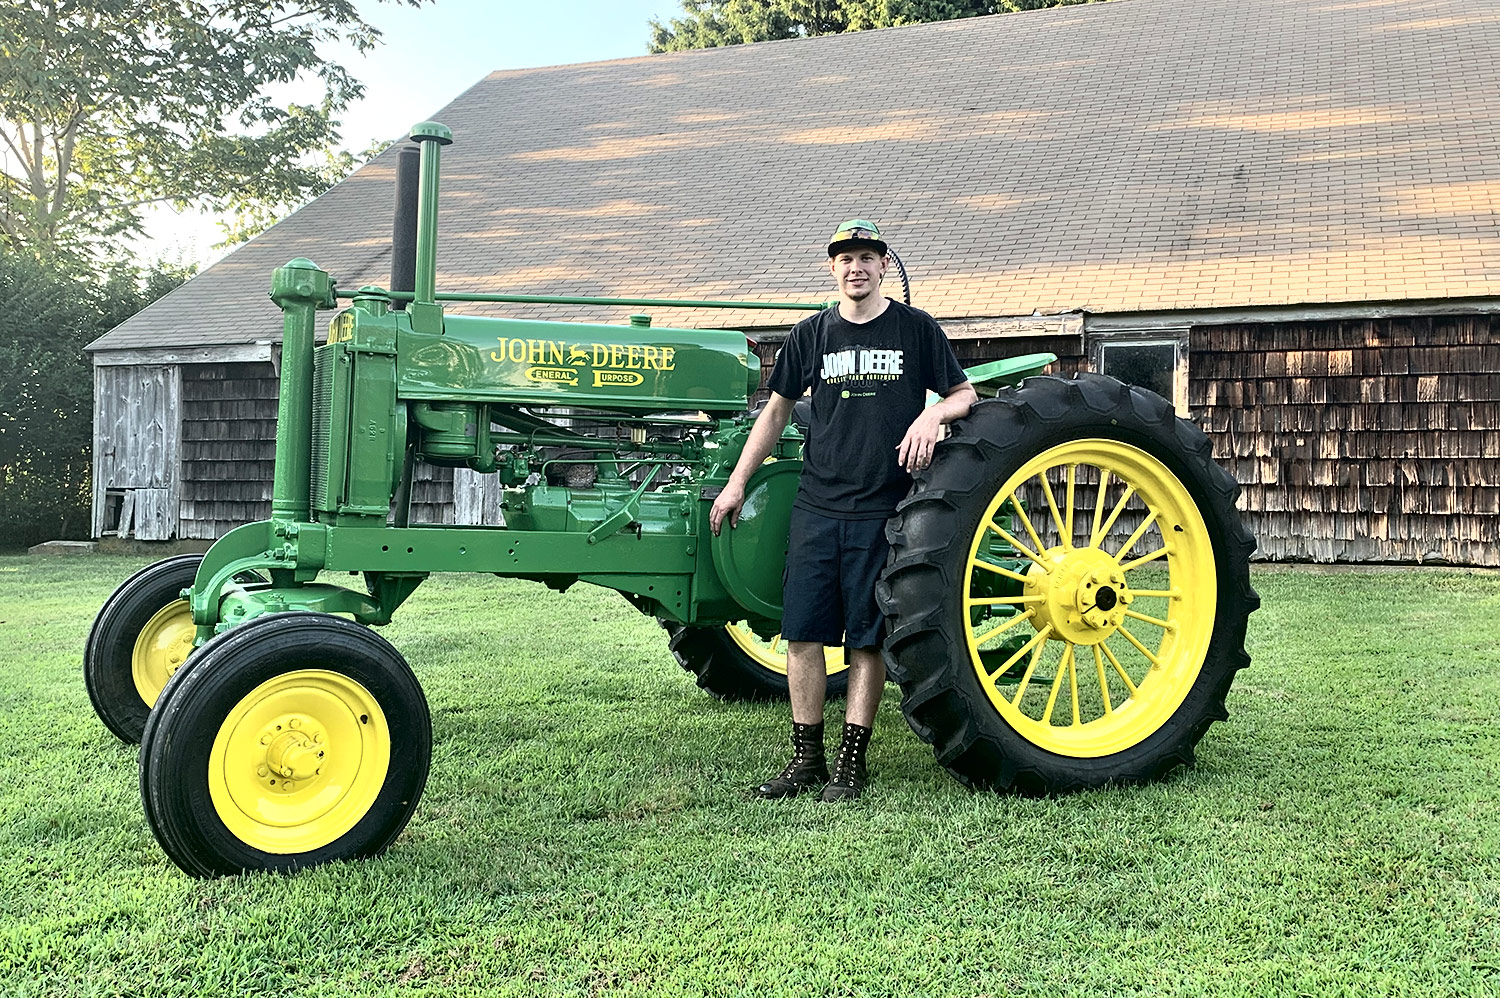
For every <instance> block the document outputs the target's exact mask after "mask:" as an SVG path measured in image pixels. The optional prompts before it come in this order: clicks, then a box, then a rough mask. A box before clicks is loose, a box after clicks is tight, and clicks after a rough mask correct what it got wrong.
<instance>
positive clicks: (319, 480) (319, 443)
mask: <svg viewBox="0 0 1500 998" xmlns="http://www.w3.org/2000/svg"><path fill="white" fill-rule="evenodd" d="M332 352H333V351H331V350H329V349H328V348H327V347H323V348H320V349H318V350H314V351H313V391H312V507H313V509H319V510H326V509H328V508H329V506H328V449H329V443H330V440H329V437H330V435H331V434H332V432H333V427H332V425H331V415H332V412H333V371H334V368H335V367H336V365H335V364H334V362H333V358H332V357H330V356H329V354H331V353H332Z"/></svg>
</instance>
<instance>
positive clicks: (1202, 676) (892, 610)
mask: <svg viewBox="0 0 1500 998" xmlns="http://www.w3.org/2000/svg"><path fill="white" fill-rule="evenodd" d="M952 429H953V432H952V434H951V435H950V436H949V438H948V439H946V440H945V441H943V442H941V443H940V444H939V445H938V447H937V449H936V452H935V454H934V458H933V461H932V464H931V466H930V468H929V469H928V470H927V471H926V472H925V473H924V474H920V475H919V476H918V477H917V479H916V482H915V484H914V486H913V488H912V491H911V493H910V494H909V495H908V497H907V498H906V499H905V500H904V501H903V502H902V504H901V506H900V507H899V508H898V510H897V512H896V515H895V516H894V517H893V518H892V519H891V521H890V522H889V524H888V525H887V536H888V538H889V540H890V542H891V546H892V549H891V556H890V560H889V561H888V563H887V567H886V570H885V572H884V573H883V575H882V577H881V581H880V583H879V585H878V586H877V589H876V594H877V599H878V601H879V604H880V606H881V608H882V610H883V611H884V612H885V614H886V615H887V621H886V622H887V635H888V636H887V639H886V642H885V645H884V652H885V656H886V661H887V665H888V669H889V673H890V676H891V678H892V679H894V680H895V681H896V682H897V683H899V684H900V686H901V690H902V702H901V709H902V711H903V713H904V714H905V715H906V717H907V720H908V722H909V724H910V725H911V728H912V730H913V731H914V732H915V733H916V734H917V735H918V736H919V737H920V738H921V739H922V740H923V741H925V742H927V743H928V744H930V745H932V747H933V750H934V753H935V755H936V757H937V759H938V762H939V763H940V764H942V765H943V766H944V767H945V768H947V769H948V770H949V771H950V772H951V773H952V774H953V775H954V776H955V777H956V778H957V779H958V780H959V781H960V782H962V783H964V784H965V785H967V786H969V787H973V788H993V789H1000V790H1005V789H1009V790H1016V791H1020V792H1023V793H1029V794H1047V793H1058V792H1066V791H1073V790H1080V789H1084V788H1089V787H1098V786H1101V785H1104V784H1108V783H1138V782H1143V781H1147V780H1154V779H1157V778H1160V777H1162V776H1164V775H1165V774H1167V773H1169V772H1170V771H1172V770H1173V769H1175V768H1176V767H1178V766H1182V765H1190V764H1191V763H1192V762H1193V750H1194V746H1195V745H1196V744H1197V743H1198V741H1199V739H1200V738H1202V736H1203V734H1204V732H1205V731H1206V730H1207V729H1208V727H1209V725H1211V724H1212V723H1213V722H1214V721H1217V720H1223V719H1225V718H1227V716H1228V714H1227V712H1226V710H1225V706H1224V699H1225V695H1226V693H1227V692H1228V690H1229V686H1230V683H1231V682H1232V681H1233V679H1234V676H1235V673H1236V672H1237V671H1238V670H1239V669H1241V668H1244V667H1245V666H1246V665H1248V664H1249V661H1250V659H1249V656H1248V655H1247V654H1246V652H1245V630H1246V622H1247V617H1248V615H1249V614H1250V612H1251V611H1253V610H1254V609H1255V608H1256V607H1258V606H1259V604H1260V600H1259V597H1258V596H1257V595H1256V594H1255V592H1254V590H1253V589H1252V588H1251V585H1250V575H1249V557H1250V554H1251V552H1252V551H1253V550H1254V548H1255V541H1254V539H1253V538H1252V537H1251V535H1250V534H1249V532H1248V531H1247V530H1246V529H1245V528H1244V526H1243V525H1242V524H1241V522H1240V518H1239V515H1238V514H1237V512H1236V510H1235V499H1236V496H1237V495H1238V493H1239V486H1238V484H1237V483H1236V482H1235V481H1234V479H1233V478H1232V477H1231V476H1230V475H1229V474H1228V473H1227V472H1225V471H1224V470H1223V469H1222V468H1220V467H1219V466H1218V465H1217V464H1215V463H1214V461H1213V455H1212V446H1211V442H1210V440H1209V439H1208V437H1207V436H1206V435H1205V434H1204V433H1203V432H1202V431H1201V430H1200V429H1198V428H1197V427H1196V426H1194V425H1193V424H1192V423H1190V422H1188V421H1187V420H1184V419H1180V418H1178V417H1177V416H1176V414H1175V413H1174V411H1173V409H1172V407H1171V405H1170V404H1169V403H1167V402H1166V400H1164V399H1162V398H1160V397H1159V396H1157V395H1154V394H1152V393H1151V392H1148V391H1144V390H1142V389H1139V388H1132V387H1128V386H1126V385H1124V384H1122V383H1120V382H1118V381H1116V380H1114V379H1112V378H1107V377H1103V376H1099V375H1090V374H1085V375H1080V376H1077V377H1076V378H1073V379H1064V378H1059V377H1037V378H1030V379H1028V380H1027V381H1025V382H1024V383H1023V384H1022V385H1021V386H1020V387H1019V388H1013V389H1008V390H1005V391H1003V392H1002V393H1001V394H1000V395H999V396H997V397H996V398H994V399H990V400H986V401H982V402H979V403H978V404H977V405H975V406H974V408H973V410H972V412H971V413H970V415H969V416H968V417H966V418H965V419H963V420H961V421H959V422H958V423H956V424H954V426H953V428H952ZM1080 441H1082V442H1084V443H1083V444H1080V443H1079V442H1080ZM1092 441H1104V444H1103V445H1102V446H1104V447H1105V448H1108V447H1118V448H1120V449H1122V450H1128V452H1129V453H1132V454H1134V453H1140V452H1144V454H1145V455H1148V457H1149V458H1150V459H1154V460H1155V461H1156V462H1159V465H1158V466H1164V467H1165V469H1166V471H1167V472H1168V473H1169V475H1170V476H1175V479H1176V481H1177V482H1178V483H1180V486H1176V485H1171V484H1170V479H1164V480H1167V481H1168V482H1169V485H1168V489H1169V490H1175V493H1174V494H1176V495H1177V496H1178V497H1179V498H1180V499H1181V504H1183V505H1187V504H1188V502H1189V498H1190V503H1191V505H1193V506H1196V508H1197V510H1198V512H1199V513H1200V514H1201V515H1202V521H1203V526H1204V527H1206V537H1207V540H1208V541H1209V542H1211V545H1212V551H1213V571H1211V572H1208V571H1207V570H1206V568H1205V569H1203V571H1205V572H1206V575H1207V578H1209V579H1216V580H1217V585H1216V589H1215V590H1214V591H1215V592H1216V596H1214V597H1213V599H1212V601H1207V600H1205V601H1203V602H1205V603H1209V604H1210V605H1211V606H1212V612H1213V620H1212V625H1211V626H1212V630H1211V636H1209V631H1208V625H1207V624H1206V623H1203V624H1200V625H1199V626H1200V627H1201V628H1202V630H1201V635H1202V639H1201V641H1200V645H1201V644H1202V643H1203V642H1206V649H1207V650H1206V654H1203V655H1202V658H1201V663H1200V662H1197V661H1193V662H1188V663H1184V671H1183V672H1182V675H1184V676H1191V677H1192V678H1191V679H1187V678H1185V679H1183V680H1181V683H1180V685H1181V686H1182V687H1184V689H1182V690H1180V691H1179V692H1180V693H1181V694H1182V699H1181V702H1180V706H1177V707H1176V708H1175V709H1172V708H1171V707H1170V705H1169V706H1167V707H1164V708H1162V710H1163V712H1164V716H1165V717H1166V719H1165V720H1164V722H1163V723H1160V725H1159V726H1158V727H1156V728H1155V729H1154V730H1151V731H1149V733H1143V734H1142V736H1141V737H1140V740H1139V741H1137V742H1136V743H1134V744H1129V745H1126V746H1125V747H1123V748H1120V749H1119V750H1118V751H1115V750H1113V749H1111V750H1109V751H1097V752H1094V753H1093V754H1092V755H1088V754H1083V755H1080V754H1076V753H1075V754H1066V753H1062V752H1059V751H1057V750H1055V746H1049V748H1043V747H1041V746H1039V745H1038V744H1036V743H1035V742H1037V741H1041V740H1043V737H1044V736H1046V735H1047V734H1048V729H1046V728H1045V727H1041V728H1038V727H1036V726H1033V727H1032V728H1030V729H1028V731H1029V733H1028V731H1022V730H1018V728H1019V727H1022V726H1024V725H1018V724H1012V723H1010V722H1008V721H1007V719H1006V717H1005V716H1004V715H1003V712H1002V710H1001V708H1000V706H999V704H998V703H997V702H996V701H995V699H994V696H995V694H994V689H995V688H996V687H995V686H994V682H995V681H994V679H993V676H992V677H991V689H990V690H986V688H985V684H984V683H983V682H981V679H980V671H979V669H977V668H976V662H975V660H974V657H973V653H971V650H970V646H969V642H970V640H971V639H972V632H971V631H970V630H969V628H970V627H971V626H972V624H971V619H970V615H969V614H970V612H971V611H970V610H969V609H967V607H966V603H965V599H966V597H967V596H968V588H967V587H968V585H969V583H968V582H967V581H966V579H968V578H969V577H970V576H975V577H977V576H978V575H980V574H983V573H974V571H973V567H974V562H972V561H971V560H970V559H971V552H974V551H977V550H978V548H971V546H970V545H971V542H972V543H975V544H977V543H978V541H975V540H974V538H976V537H980V536H987V535H985V534H984V531H985V530H986V529H988V528H987V527H986V526H985V523H986V517H987V515H989V513H988V512H987V511H990V512H992V511H993V509H994V508H995V507H994V506H993V505H992V503H993V502H994V501H997V497H999V496H1000V493H1001V491H1002V490H1003V489H1004V488H1005V484H1004V483H1007V482H1008V481H1013V480H1014V479H1013V478H1012V476H1018V477H1019V476H1021V475H1022V473H1023V471H1025V470H1026V469H1029V468H1031V467H1033V466H1034V464H1035V461H1036V460H1038V459H1040V458H1045V456H1046V454H1049V453H1056V452H1055V451H1052V448H1057V447H1060V446H1061V447H1063V448H1066V447H1069V446H1080V445H1092V443H1091V442H1092ZM1039 456H1040V458H1039ZM1057 467H1059V468H1062V467H1065V466H1064V465H1062V464H1059V465H1057ZM1065 473H1070V472H1065ZM1044 474H1045V472H1044ZM1021 480H1022V481H1024V482H1028V483H1029V482H1030V479H1027V478H1022V479H1021ZM1183 489H1185V494H1184V493H1183V492H1182V490H1183ZM1080 491H1081V490H1080ZM1070 495H1071V494H1070ZM1123 501H1124V500H1122V502H1123ZM1059 502H1061V500H1059ZM1069 502H1070V503H1071V498H1070V499H1069ZM1096 505H1099V506H1104V505H1106V504H1105V503H1104V501H1103V499H1102V496H1101V499H1100V501H1099V502H1098V503H1097V504H1096ZM1068 508H1069V510H1070V511H1071V509H1072V507H1071V505H1070V506H1069V507H1068ZM1039 515H1040V516H1045V515H1046V514H1045V512H1042V513H1040V514H1039ZM1054 515H1055V514H1054ZM1068 515H1069V517H1071V515H1072V514H1071V512H1069V514H1068ZM1097 522H1098V521H1095V523H1097ZM1068 523H1069V525H1070V526H1071V525H1072V524H1073V520H1072V519H1071V518H1070V519H1069V520H1068ZM1060 526H1061V524H1060V523H1059V527H1060ZM1016 529H1017V531H1018V533H1019V528H1016ZM1163 529H1175V530H1181V529H1182V528H1181V527H1174V528H1163ZM1061 533H1062V532H1061V530H1060V529H1059V530H1058V536H1061ZM1021 536H1025V535H1021ZM1175 536H1176V535H1174V537H1175ZM1163 546H1164V547H1165V546H1167V545H1165V543H1164V544H1163ZM1099 547H1100V548H1102V547H1103V545H1102V544H1100V545H1099ZM1050 550H1052V551H1054V552H1055V551H1061V550H1064V549H1063V547H1062V546H1061V545H1059V546H1057V547H1054V548H1051V549H1050ZM1103 553H1104V554H1108V553H1109V552H1108V551H1104V552H1103ZM1121 554H1123V552H1121ZM1058 557H1061V555H1059V556H1058ZM1200 561H1201V559H1200ZM1028 564H1029V563H1028ZM1040 569H1041V566H1039V565H1038V566H1033V575H1037V574H1038V573H1039V572H1040ZM1173 571H1176V569H1173ZM966 573H967V574H966ZM1046 577H1047V579H1049V580H1050V579H1052V578H1054V576H1052V575H1048V576H1046ZM1055 577H1057V578H1063V577H1064V573H1062V572H1060V571H1059V572H1058V573H1056V576H1055ZM1017 584H1019V583H1017ZM1171 584H1172V585H1175V584H1176V581H1175V577H1173V580H1172V583H1171ZM1065 589H1066V587H1065V586H1064V585H1062V584H1061V583H1059V584H1058V591H1060V592H1061V591H1064V590H1065ZM1200 590H1202V591H1206V587H1200ZM1173 591H1174V592H1176V590H1173ZM1033 598H1035V597H1033ZM1171 598H1174V597H1164V598H1163V600H1162V601H1163V602H1164V603H1166V602H1167V601H1168V599H1171ZM1031 605H1036V604H1031ZM1077 605H1078V606H1082V602H1081V601H1079V602H1078V604H1077ZM1102 605H1103V603H1102V601H1100V602H1098V603H1097V606H1102ZM1200 618H1201V615H1199V617H1197V618H1194V619H1200ZM1132 623H1133V622H1132ZM1032 625H1033V626H1036V621H1032ZM1135 626H1145V625H1135ZM1039 629H1040V628H1038V630H1039ZM1014 633H1018V634H1020V633H1031V629H1030V628H1027V627H1024V626H1023V627H1020V628H1018V629H1017V631H1016V632H1014ZM1166 633H1167V634H1171V633H1172V631H1170V630H1167V631H1166ZM1043 638H1045V635H1043ZM1165 640H1166V638H1163V641H1164V642H1165ZM1042 644H1043V645H1045V644H1046V642H1045V640H1043V641H1042ZM1060 644H1063V645H1064V646H1065V647H1068V646H1067V645H1066V642H1060ZM1184 644H1185V643H1184ZM974 647H975V648H976V649H977V648H978V645H977V644H976V645H975V646H974ZM1105 647H1106V648H1107V645H1106V646H1105ZM1077 648H1086V649H1087V653H1088V654H1089V655H1090V656H1091V657H1090V659H1088V661H1089V662H1090V663H1092V662H1093V657H1094V656H1097V655H1098V653H1097V652H1094V650H1093V648H1092V647H1091V646H1089V645H1078V646H1077ZM1077 648H1073V647H1068V652H1069V653H1070V654H1071V653H1073V652H1076V650H1077ZM1158 651H1159V652H1160V649H1158ZM1070 661H1071V662H1073V663H1074V665H1073V673H1072V675H1073V679H1074V680H1075V683H1081V680H1080V677H1083V678H1084V679H1087V680H1089V681H1092V678H1093V677H1092V672H1091V671H1090V672H1088V673H1084V672H1083V670H1082V669H1081V668H1080V667H1079V665H1078V663H1079V662H1080V660H1079V659H1077V658H1076V657H1074V658H1072V659H1070ZM983 666H984V663H981V667H983ZM1089 668H1090V670H1091V669H1092V664H1090V666H1089ZM1004 671H1005V670H1004V669H1002V670H1001V674H1002V675H1003V674H1004ZM1056 671H1057V672H1058V673H1061V674H1063V675H1066V674H1067V670H1066V669H1065V668H1064V667H1063V666H1062V665H1059V666H1057V667H1056ZM1148 678H1149V677H1148ZM1098 681H1099V685H1100V686H1104V685H1106V680H1105V672H1104V666H1102V665H1101V666H1100V670H1099V680H1098ZM1146 681H1147V680H1146V679H1141V680H1140V681H1139V682H1140V685H1141V686H1142V687H1144V686H1145V684H1146ZM1059 686H1060V687H1062V688H1064V689H1066V684H1064V683H1062V682H1061V681H1060V680H1059V681H1058V683H1057V684H1056V685H1054V687H1053V689H1054V694H1053V696H1054V698H1057V694H1056V692H1055V691H1056V690H1057V689H1058V687H1059ZM1078 688H1079V687H1078V685H1075V686H1074V690H1075V692H1074V701H1073V702H1074V706H1073V711H1074V713H1073V715H1072V723H1073V724H1074V725H1077V724H1079V714H1078V707H1077V706H1076V705H1077V692H1076V691H1077V689H1078ZM1130 691H1131V694H1132V695H1134V694H1135V688H1134V687H1133V686H1132V687H1131V688H1130ZM1024 694H1025V684H1024V681H1023V683H1022V684H1021V692H1018V693H1016V694H1015V697H1016V699H1015V705H1020V704H1021V701H1022V697H1023V696H1024ZM1006 696H1007V697H1008V696H1009V694H1006ZM1100 699H1101V702H1102V703H1104V704H1108V702H1109V695H1108V692H1107V691H1106V693H1105V695H1104V696H1103V697H1101V698H1100ZM1008 706H1009V705H1008ZM1064 709H1065V708H1064ZM1115 709H1116V710H1118V708H1115ZM1168 710H1170V711H1171V713H1170V714H1169V715H1166V714H1165V712H1166V711H1168ZM1047 711H1048V716H1049V717H1050V716H1051V711H1052V706H1051V704H1050V703H1049V705H1048V707H1047ZM1101 716H1104V715H1101ZM1123 716H1132V717H1133V716H1135V715H1126V714H1125V713H1124V712H1120V713H1117V714H1115V715H1112V716H1109V717H1106V718H1105V720H1106V723H1107V724H1108V723H1112V724H1119V723H1121V722H1120V721H1119V718H1120V717H1123ZM1040 723H1041V724H1042V725H1046V724H1049V723H1050V724H1057V723H1059V722H1057V721H1049V720H1047V719H1045V718H1044V719H1043V721H1042V722H1040ZM1038 732H1040V733H1041V734H1040V735H1038ZM1064 734H1066V732H1064Z"/></svg>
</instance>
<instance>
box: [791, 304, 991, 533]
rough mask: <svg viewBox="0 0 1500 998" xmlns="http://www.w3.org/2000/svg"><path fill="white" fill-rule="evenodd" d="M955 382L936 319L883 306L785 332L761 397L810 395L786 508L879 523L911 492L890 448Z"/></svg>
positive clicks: (833, 314) (821, 318)
mask: <svg viewBox="0 0 1500 998" xmlns="http://www.w3.org/2000/svg"><path fill="white" fill-rule="evenodd" d="M964 379H965V376H964V372H963V368H961V367H960V366H959V364H958V359H957V358H956V357H954V356H953V348H952V347H951V346H949V345H948V338H947V337H946V336H944V335H943V330H942V328H941V327H939V326H938V324H937V321H936V320H934V319H933V317H932V316H930V315H928V314H927V313H926V312H923V311H922V310H920V309H915V308H912V307H911V306H909V305H903V304H902V303H900V302H898V301H891V302H889V303H888V304H887V305H886V309H885V311H884V312H881V313H880V315H878V316H876V317H875V318H873V319H871V320H870V321H869V322H863V323H860V322H849V321H848V320H846V319H845V318H844V317H843V316H841V315H840V314H839V310H838V307H837V306H835V307H833V308H829V309H825V310H823V311H822V312H819V313H818V314H817V315H814V316H810V317H809V318H806V319H803V320H802V321H801V322H799V323H797V325H795V326H793V327H792V331H791V332H790V333H789V334H788V335H787V339H786V345H785V346H783V347H782V348H781V353H780V354H778V355H777V357H776V367H775V369H774V370H773V371H772V372H771V381H770V388H771V391H773V392H775V393H776V394H778V395H782V396H785V397H786V398H790V399H795V398H797V397H799V396H800V395H801V394H802V393H803V392H804V391H805V390H807V389H808V388H811V389H812V425H811V426H810V427H809V429H808V434H807V444H806V445H805V446H804V447H803V452H802V460H803V462H804V463H803V468H802V482H801V486H800V488H799V489H798V491H797V500H796V503H795V505H797V506H801V507H802V508H804V509H809V510H812V511H813V512H816V513H822V514H823V515H824V516H832V517H837V518H840V519H845V520H864V519H874V518H877V517H880V518H883V517H887V516H890V515H891V513H893V512H895V509H896V504H897V503H899V502H900V501H901V500H902V498H904V497H905V495H906V493H907V491H908V490H909V489H910V488H911V476H910V475H908V474H907V473H906V472H905V471H904V470H903V469H902V468H901V465H900V464H899V463H898V462H897V460H896V448H897V446H899V445H900V443H901V438H902V437H904V436H905V435H906V431H907V429H908V428H909V427H910V426H911V424H912V420H914V419H916V418H917V416H919V415H921V412H922V409H923V407H924V405H925V404H926V401H927V392H928V391H934V392H937V393H938V394H939V395H946V394H947V393H948V392H949V391H951V390H952V389H953V388H954V387H956V386H957V385H960V384H962V383H963V381H964Z"/></svg>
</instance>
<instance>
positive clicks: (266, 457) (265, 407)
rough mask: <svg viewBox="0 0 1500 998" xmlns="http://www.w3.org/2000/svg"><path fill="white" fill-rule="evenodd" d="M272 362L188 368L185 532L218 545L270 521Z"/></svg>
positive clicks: (184, 427)
mask: <svg viewBox="0 0 1500 998" xmlns="http://www.w3.org/2000/svg"><path fill="white" fill-rule="evenodd" d="M278 385H279V382H278V380H277V375H276V369H275V368H274V367H273V366H272V365H271V363H270V362H269V361H264V362H261V363H234V364H228V363H226V364H185V365H183V367H182V497H181V503H180V508H181V516H182V527H181V532H180V536H182V537H185V538H193V539H202V540H212V539H214V538H217V537H222V536H223V535H224V534H226V533H228V532H229V531H230V530H232V529H233V528H235V527H238V526H239V525H240V524H242V523H249V522H250V521H252V520H264V519H265V518H266V517H268V516H270V515H271V476H272V471H273V468H274V466H275V460H276V395H277V390H278Z"/></svg>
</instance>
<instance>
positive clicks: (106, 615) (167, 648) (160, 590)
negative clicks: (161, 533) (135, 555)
mask: <svg viewBox="0 0 1500 998" xmlns="http://www.w3.org/2000/svg"><path fill="white" fill-rule="evenodd" d="M202 561H203V555H201V554H181V555H177V556H175V557H172V558H166V559H163V560H162V561H158V562H156V563H154V564H151V565H147V566H146V567H145V568H143V569H141V570H140V571H139V572H136V573H135V574H134V575H132V576H131V577H130V578H128V579H126V580H125V581H124V582H122V583H121V584H120V586H119V588H117V589H116V590H115V591H114V592H113V593H112V594H111V595H110V597H109V599H107V600H105V601H104V605H103V606H102V607H100V608H99V613H98V615H97V616H96V617H95V618H94V625H93V627H92V628H90V629H89V637H88V641H87V642H86V643H85V644H84V648H83V685H84V687H85V688H87V689H88V692H89V699H90V700H91V701H92V702H93V704H94V712H95V713H96V714H98V715H99V720H101V721H103V722H104V726H105V727H107V728H109V730H110V731H112V732H114V733H115V735H116V736H118V737H119V739H120V740H121V741H123V742H125V743H126V744H128V745H134V744H136V743H137V742H139V741H140V740H141V732H142V730H143V729H144V728H145V727H146V715H148V714H149V713H151V707H152V705H153V704H155V703H156V700H157V697H159V696H160V695H161V691H162V687H164V686H166V684H167V680H168V679H170V678H171V677H172V674H173V673H174V672H176V671H177V670H178V669H179V668H180V667H181V666H182V663H183V662H185V661H186V660H187V656H188V654H189V653H190V652H192V650H193V636H194V628H193V613H192V610H191V608H190V607H189V606H188V601H187V600H185V599H183V598H182V590H184V589H186V588H187V587H188V586H191V585H192V584H193V578H194V577H195V576H196V575H197V574H198V565H199V564H200V563H201V562H202ZM235 581H236V582H237V583H240V584H243V585H249V584H252V583H255V582H262V581H264V580H263V579H261V578H260V576H258V575H255V574H254V573H247V574H244V575H241V576H237V577H236V578H235Z"/></svg>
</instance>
